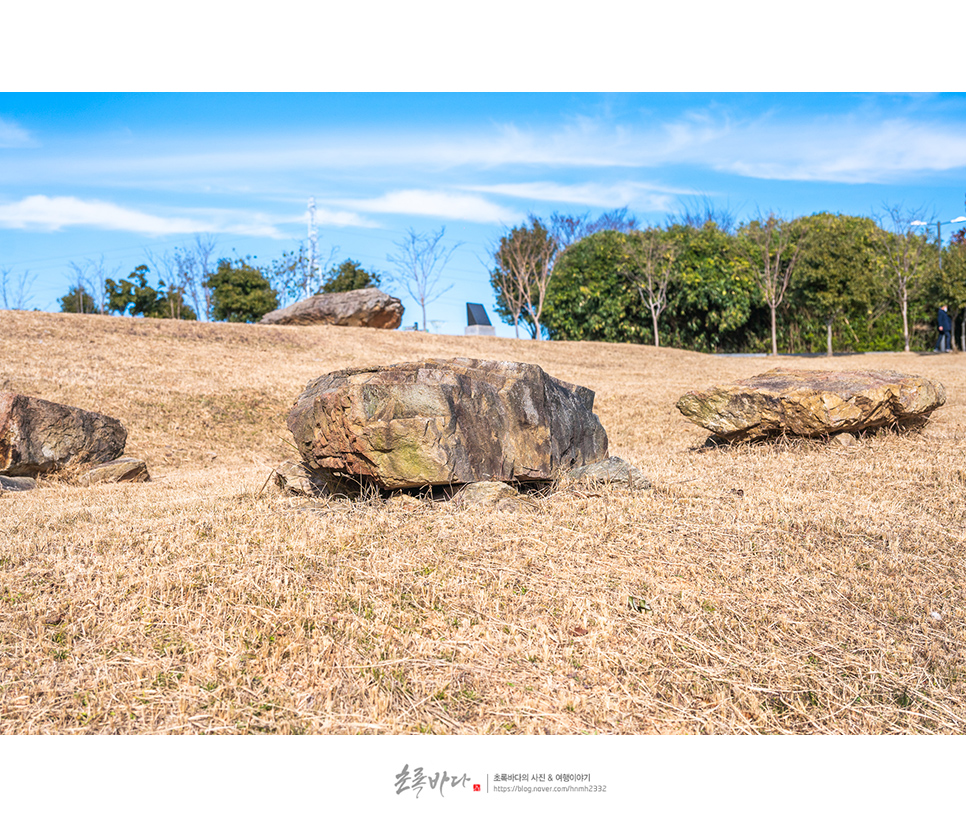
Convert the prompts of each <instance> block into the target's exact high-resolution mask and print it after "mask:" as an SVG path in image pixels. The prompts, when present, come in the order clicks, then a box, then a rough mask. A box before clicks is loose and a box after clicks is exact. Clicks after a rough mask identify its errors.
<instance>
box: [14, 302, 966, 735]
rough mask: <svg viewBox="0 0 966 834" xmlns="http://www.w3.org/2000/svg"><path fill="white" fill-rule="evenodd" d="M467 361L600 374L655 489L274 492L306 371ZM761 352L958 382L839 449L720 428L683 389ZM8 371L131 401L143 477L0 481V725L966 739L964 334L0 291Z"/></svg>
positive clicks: (747, 366)
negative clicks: (571, 336)
mask: <svg viewBox="0 0 966 834" xmlns="http://www.w3.org/2000/svg"><path fill="white" fill-rule="evenodd" d="M453 356H475V357H480V358H491V359H513V360H518V361H524V362H535V363H537V364H539V365H541V366H542V367H543V368H544V369H545V370H546V371H548V372H549V373H551V374H552V375H554V376H557V377H559V378H561V379H565V380H568V381H572V382H576V383H579V384H582V385H586V386H588V387H589V388H591V389H593V390H594V391H596V392H597V400H596V411H597V413H598V415H599V416H600V419H601V422H602V423H603V425H604V427H605V429H606V430H607V432H608V436H609V438H610V446H611V453H612V454H615V455H619V456H621V457H624V458H626V459H628V460H629V461H631V462H632V463H634V464H635V465H637V466H638V467H640V468H641V469H642V470H643V471H644V472H645V474H647V475H648V476H649V478H650V479H651V480H652V481H653V483H654V485H655V488H654V489H653V490H649V491H647V492H644V493H632V492H622V491H620V490H616V489H615V490H611V489H605V488H599V489H586V488H584V489H570V490H561V491H558V492H556V493H554V494H551V495H549V496H547V497H544V498H541V499H539V500H538V501H537V502H536V503H535V505H534V506H533V507H532V508H531V509H530V510H527V511H523V512H517V513H513V512H502V511H487V510H482V509H478V508H472V507H470V508H465V509H458V508H456V507H454V506H453V505H452V504H450V503H442V502H433V501H430V500H416V499H411V498H395V499H391V500H381V499H377V498H372V499H369V500H366V501H361V502H348V501H344V500H309V499H299V498H293V497H287V496H284V495H282V494H280V493H278V492H277V491H275V490H274V489H273V488H272V487H270V486H265V484H266V480H267V478H268V476H269V475H270V473H271V471H272V468H273V466H274V465H275V464H277V463H278V462H279V461H281V460H282V459H284V458H286V457H290V456H292V447H291V438H290V436H289V435H288V432H287V430H286V429H285V416H286V413H287V410H288V409H289V408H290V407H291V405H292V403H293V402H294V400H295V398H296V397H297V396H298V394H299V393H300V392H301V391H302V389H303V388H304V386H305V384H306V383H307V382H308V381H309V380H311V379H313V378H315V377H317V376H319V375H321V374H323V373H326V372H329V371H332V370H336V369H339V368H346V367H353V366H358V365H362V364H374V363H378V364H381V363H385V364H390V363H393V362H400V361H405V360H413V359H421V358H429V357H436V358H449V357H453ZM776 365H780V366H785V367H801V368H826V367H830V368H842V369H844V368H866V367H872V368H888V369H894V370H900V371H908V372H912V373H919V374H923V375H926V376H929V377H931V378H933V379H937V380H939V381H940V382H942V383H943V385H945V386H946V391H947V395H948V402H947V404H946V405H945V406H944V407H943V408H941V409H940V410H939V411H937V412H936V413H935V415H934V417H933V419H932V420H931V421H930V423H929V424H928V425H927V427H926V428H925V429H924V430H923V431H922V432H921V433H917V434H907V435H897V434H892V433H882V434H879V435H877V436H874V437H870V438H866V439H864V440H863V441H862V442H860V443H857V444H855V445H852V446H849V447H841V446H838V445H836V444H826V443H824V442H818V441H814V442H813V441H809V442H804V441H803V442H791V441H789V442H779V443H775V444H770V445H759V446H754V447H737V448H728V447H718V448H704V447H702V444H703V442H704V440H705V437H706V433H705V432H704V431H703V430H701V429H699V428H697V427H696V426H693V425H692V424H690V423H688V422H687V421H686V420H684V418H683V417H681V416H680V415H679V413H678V412H677V410H676V409H675V408H674V403H675V401H676V400H677V398H678V397H679V396H680V395H681V394H682V393H684V392H685V391H687V390H689V389H691V388H696V387H703V386H706V385H709V384H712V383H714V382H718V381H728V380H733V379H739V378H744V377H747V376H750V375H752V374H754V373H758V372H761V371H764V370H767V369H769V368H772V367H775V366H776ZM0 389H2V390H12V391H16V392H19V393H24V394H30V395H34V396H39V397H42V398H44V399H49V400H54V401H57V402H63V403H66V404H69V405H75V406H80V407H82V408H87V409H91V410H94V411H100V412H103V413H105V414H109V415H111V416H114V417H117V418H119V419H120V420H121V421H122V422H123V423H124V425H125V426H126V427H127V428H128V430H129V438H128V447H127V452H128V453H129V454H133V455H136V456H139V457H143V458H145V459H146V460H147V462H148V465H149V468H150V471H151V474H152V477H153V480H152V481H151V482H150V483H146V484H126V485H125V484H122V485H101V486H95V487H91V488H83V487H80V486H76V485H72V484H71V483H70V482H69V478H60V479H50V480H47V481H46V482H44V484H43V488H41V489H37V490H34V491H32V492H27V493H17V494H13V493H8V494H5V495H3V496H2V497H0V540H2V542H3V546H2V548H0V719H2V720H0V732H3V733H113V732H121V733H252V732H270V733H422V732H429V733H472V734H476V733H587V732H590V733H594V732H597V733H897V732H899V733H962V732H964V731H966V689H964V687H966V683H964V680H966V655H964V640H966V634H964V629H963V626H962V620H963V615H964V613H966V604H964V602H966V600H964V594H966V583H964V577H963V553H964V552H966V551H964V522H966V498H964V493H966V458H964V453H966V360H964V359H963V357H962V355H961V354H954V355H949V356H932V355H929V356H917V355H908V356H906V355H902V354H885V355H869V356H858V357H837V358H834V359H831V360H826V359H824V358H822V359H813V358H786V357H782V358H781V359H780V360H778V361H776V360H773V359H767V358H751V357H749V358H728V357H717V356H706V355H700V354H696V353H688V352H685V351H678V350H669V349H655V348H649V347H642V346H633V345H612V344H586V343H534V342H530V341H515V340H509V339H495V338H460V337H446V336H434V335H431V334H426V333H410V332H406V333H402V332H383V331H372V330H361V329H350V328H335V327H311V328H293V327H288V328H285V327H262V326H258V325H229V324H206V323H197V322H175V321H163V320H132V319H119V318H106V317H99V316H76V315H75V316H71V315H58V314H44V313H12V312H0ZM629 597H633V598H635V600H641V601H642V602H640V603H637V604H636V605H635V606H634V607H631V606H629V604H628V599H629ZM645 603H646V604H645ZM935 615H938V619H937V617H936V616H935Z"/></svg>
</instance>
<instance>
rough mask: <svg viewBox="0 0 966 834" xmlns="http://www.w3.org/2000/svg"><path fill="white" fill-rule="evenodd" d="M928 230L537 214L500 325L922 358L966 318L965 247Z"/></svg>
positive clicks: (802, 220)
mask: <svg viewBox="0 0 966 834" xmlns="http://www.w3.org/2000/svg"><path fill="white" fill-rule="evenodd" d="M923 226H924V227H925V228H926V231H925V232H922V231H919V227H923ZM931 229H932V226H931V225H928V224H926V223H925V222H923V221H922V220H917V218H916V216H915V215H914V214H906V213H903V212H902V211H901V210H900V209H898V208H892V209H889V210H888V212H887V213H886V214H885V216H884V218H879V219H876V220H873V219H871V218H867V217H856V216H850V215H840V214H830V213H819V214H815V215H811V216H808V217H799V218H796V219H793V220H786V219H784V218H781V217H779V216H776V215H774V214H769V215H767V216H760V217H758V218H755V219H753V220H751V221H748V222H746V223H744V224H742V225H741V226H740V227H737V228H735V224H734V221H733V218H731V217H730V216H729V215H727V214H722V213H716V212H715V211H714V210H713V209H710V208H706V210H705V211H704V212H702V213H698V212H691V213H688V214H686V215H683V216H678V217H672V218H669V219H668V221H667V222H666V223H665V224H664V225H662V226H651V227H646V228H641V227H640V224H639V223H637V221H636V219H635V218H633V216H631V215H627V214H626V212H611V213H609V214H606V215H602V216H601V217H600V218H598V219H597V220H596V221H593V222H590V221H588V220H587V218H586V217H583V218H574V217H561V216H559V215H551V217H550V220H549V222H545V221H543V220H541V219H540V218H537V217H535V216H533V215H531V216H530V217H529V218H528V220H527V222H526V223H525V224H522V225H520V226H517V227H515V228H512V229H509V230H507V231H506V232H505V233H504V235H503V236H502V237H501V238H500V239H499V241H498V242H497V243H496V244H495V245H494V247H493V251H492V256H493V263H494V266H493V268H492V270H491V274H490V283H491V286H492V287H493V291H494V294H495V295H496V309H497V312H498V314H499V315H500V316H501V318H502V319H503V320H504V321H505V322H506V323H507V324H512V325H513V326H514V328H515V329H516V330H517V332H518V333H519V329H520V327H521V325H522V326H523V327H525V328H526V329H527V330H528V331H529V333H530V335H531V336H532V337H533V338H537V339H539V338H544V337H548V338H552V339H579V340H601V341H621V342H650V343H652V344H655V345H669V346H673V347H684V348H689V349H692V350H704V351H722V352H740V351H764V350H770V351H771V353H773V354H774V353H777V352H778V350H779V347H781V349H783V350H785V351H789V352H820V351H822V350H825V351H826V352H828V353H831V352H832V351H833V350H859V351H863V350H898V349H904V350H910V349H911V348H912V347H916V348H919V349H921V348H925V347H930V346H931V340H932V339H934V338H935V332H934V328H933V324H932V323H933V321H934V320H935V309H936V307H937V306H938V305H939V304H942V303H948V304H949V307H950V310H951V311H953V316H954V321H956V319H958V318H959V314H960V313H961V312H962V313H966V310H964V308H966V243H964V237H966V235H964V234H963V233H958V234H957V235H955V236H954V237H953V240H952V241H951V242H950V243H949V244H948V246H946V247H942V246H941V244H940V241H939V240H938V238H936V237H933V236H932V234H931ZM940 264H941V269H940ZM963 321H964V322H966V315H963ZM962 338H963V349H964V350H966V332H963V334H962Z"/></svg>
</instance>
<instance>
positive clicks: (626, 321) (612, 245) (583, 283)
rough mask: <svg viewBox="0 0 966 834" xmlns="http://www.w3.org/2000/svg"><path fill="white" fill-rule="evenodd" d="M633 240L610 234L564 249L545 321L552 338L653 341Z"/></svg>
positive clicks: (549, 295)
mask: <svg viewBox="0 0 966 834" xmlns="http://www.w3.org/2000/svg"><path fill="white" fill-rule="evenodd" d="M628 240H629V238H628V236H627V235H626V234H624V233H622V232H617V231H613V230H607V231H603V232H597V233H596V234H593V235H590V236H588V237H585V238H582V239H581V240H579V241H577V242H576V243H574V244H573V245H571V246H569V247H567V248H566V249H565V250H564V251H563V253H562V254H561V255H560V257H559V258H558V259H557V263H556V266H555V267H554V269H553V274H552V276H551V279H550V282H549V286H548V289H547V298H546V306H545V308H544V312H543V319H542V323H543V325H544V327H545V328H546V331H547V334H548V335H549V337H550V338H551V339H567V340H583V341H602V342H638V343H640V342H643V341H645V340H646V339H647V338H648V336H649V331H650V330H651V322H650V315H649V314H648V313H647V311H646V309H645V308H644V307H643V306H642V304H641V300H640V298H639V296H638V293H637V289H636V288H635V286H634V283H633V281H632V279H631V275H632V274H633V270H632V268H631V262H630V254H629V252H628Z"/></svg>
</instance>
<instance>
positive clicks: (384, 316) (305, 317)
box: [259, 288, 405, 330]
mask: <svg viewBox="0 0 966 834" xmlns="http://www.w3.org/2000/svg"><path fill="white" fill-rule="evenodd" d="M404 310H405V308H404V307H403V304H402V302H401V301H400V300H399V299H398V298H393V297H392V296H391V295H386V293H384V292H382V290H377V289H374V288H369V289H364V290H349V292H332V293H322V294H320V295H313V296H310V297H309V298H306V299H303V300H302V301H296V302H295V303H294V304H290V305H289V306H288V307H283V308H282V309H281V310H273V311H272V312H271V313H266V314H265V315H264V316H262V319H261V321H260V322H259V324H302V325H308V324H333V325H337V326H340V327H378V328H380V329H384V330H395V329H396V328H397V327H399V323H400V322H401V321H402V316H403V312H404Z"/></svg>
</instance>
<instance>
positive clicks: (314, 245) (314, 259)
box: [305, 197, 321, 293]
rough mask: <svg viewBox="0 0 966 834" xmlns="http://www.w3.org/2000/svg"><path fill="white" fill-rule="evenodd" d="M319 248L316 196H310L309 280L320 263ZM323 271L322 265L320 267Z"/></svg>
mask: <svg viewBox="0 0 966 834" xmlns="http://www.w3.org/2000/svg"><path fill="white" fill-rule="evenodd" d="M318 249H319V232H318V229H316V227H315V197H309V269H308V274H309V276H311V277H310V278H309V279H308V280H311V279H312V278H314V277H315V272H316V268H317V267H316V264H317V263H318V255H317V253H318ZM318 269H319V270H320V271H321V266H320V267H318ZM305 289H306V293H307V292H308V287H306V288H305Z"/></svg>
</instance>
